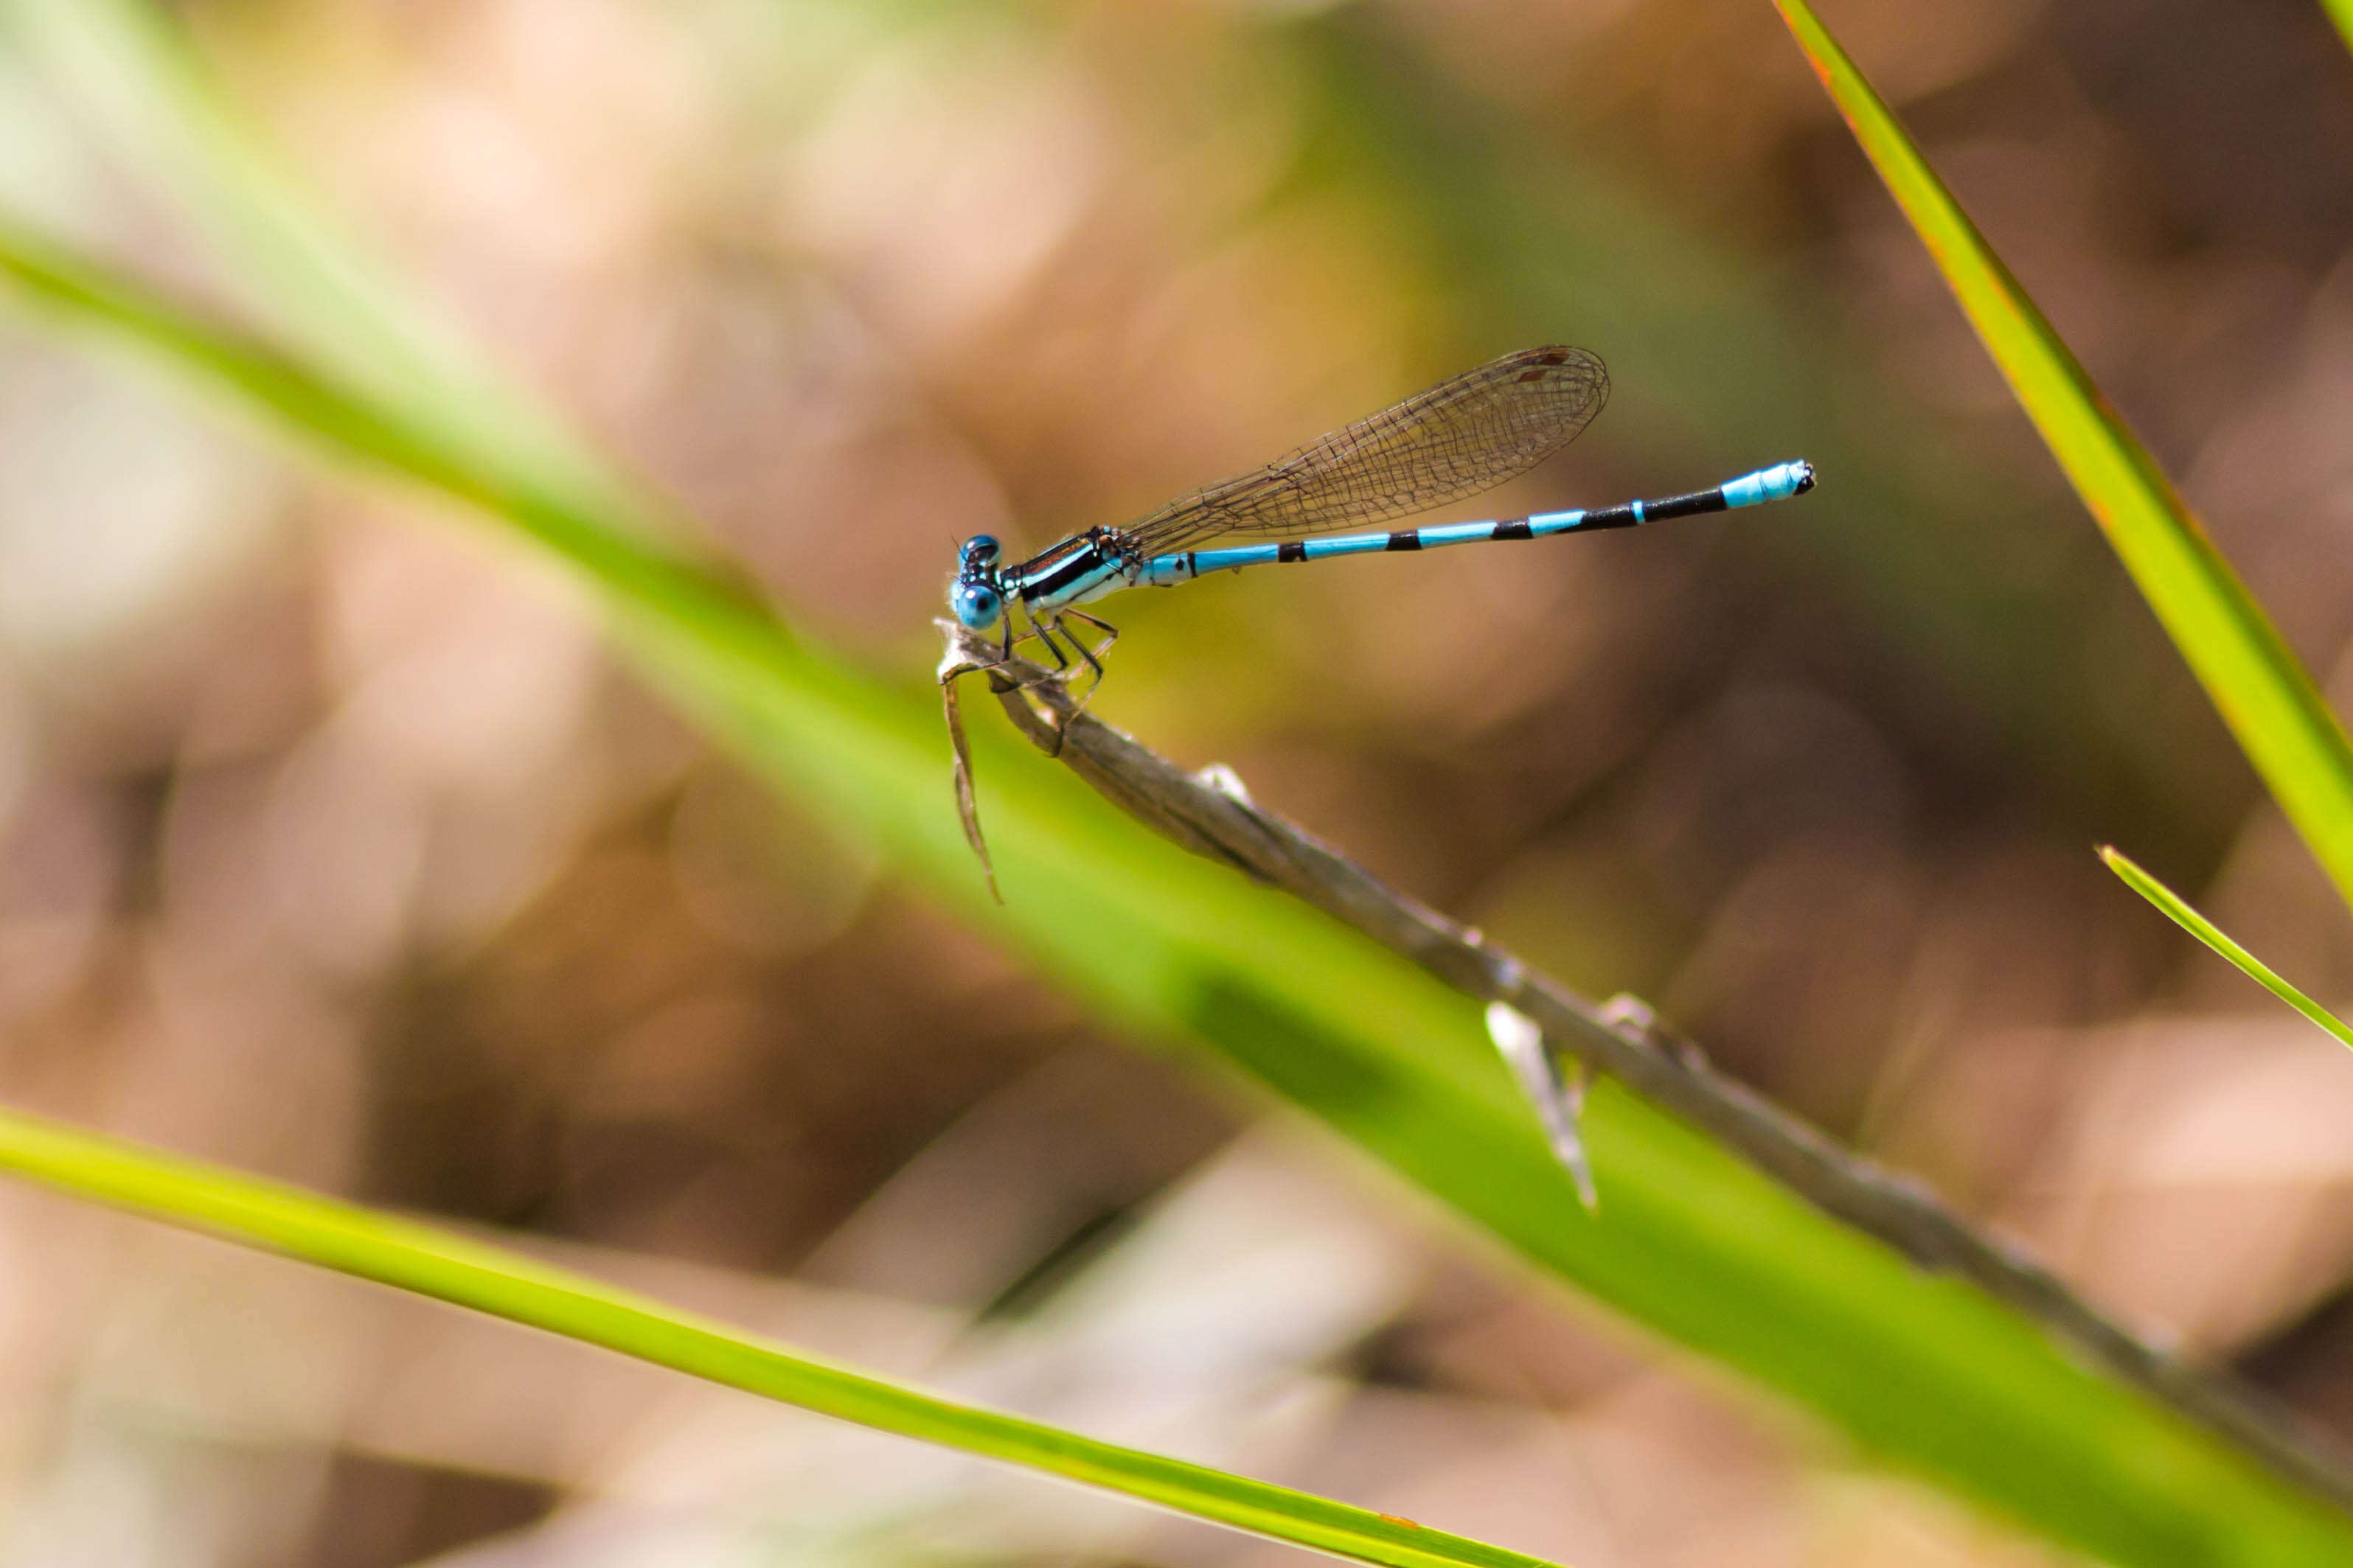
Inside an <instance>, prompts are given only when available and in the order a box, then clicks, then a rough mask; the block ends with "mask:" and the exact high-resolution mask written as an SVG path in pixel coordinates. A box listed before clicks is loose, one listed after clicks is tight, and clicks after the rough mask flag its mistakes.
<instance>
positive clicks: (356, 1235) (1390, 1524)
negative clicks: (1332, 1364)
mask: <svg viewBox="0 0 2353 1568" xmlns="http://www.w3.org/2000/svg"><path fill="white" fill-rule="evenodd" d="M0 1170H7V1171H13V1172H15V1173H17V1174H19V1175H22V1176H26V1177H29V1178H31V1179H32V1180H34V1181H37V1182H42V1183H45V1184H47V1185H50V1186H53V1187H56V1188H58V1189H59V1190H61V1191H64V1192H69V1193H72V1194H76V1195H78V1196H81V1197H85V1198H94V1199H97V1200H98V1201H100V1202H101V1203H106V1204H110V1205H113V1206H114V1207H116V1208H120V1209H124V1210H127V1211H128V1212H130V1213H132V1214H135V1215H142V1216H144V1217H146V1218H148V1219H153V1220H161V1221H163V1222H164V1223H165V1224H167V1225H175V1226H182V1227H184V1228H185V1229H189V1230H195V1231H201V1232H204V1233H206V1234H207V1235H210V1236H216V1237H222V1238H224V1239H226V1240H229V1241H234V1242H238V1243H241V1244H243V1245H245V1246H248V1247H260V1248H263V1249H264V1250H267V1251H270V1252H276V1253H281V1254H283V1255H284V1256H286V1257H288V1258H300V1259H301V1260H302V1261H303V1262H306V1263H314V1264H317V1265H319V1266H320V1267H321V1268H332V1269H334V1270H336V1271H337V1272H339V1273H343V1274H350V1275H354V1276H356V1277H357V1278H359V1279H373V1280H375V1281H376V1282H378V1283H379V1284H384V1285H390V1286H394V1287H396V1288H397V1289H403V1290H409V1291H413V1292H415V1293H416V1294H417V1295H420V1296H430V1297H432V1298H434V1299H435V1300H441V1301H449V1302H453V1303H455V1304H456V1305H458V1306H460V1307H470V1308H471V1309H473V1310H475V1311H478V1312H487V1313H489V1314H490V1315H491V1316H492V1317H495V1318H504V1319H506V1320H507V1321H510V1322H515V1323H522V1324H525V1325H528V1326H529V1327H532V1328H535V1329H544V1330H546V1331H549V1332H551V1333H557V1334H562V1335H565V1337H567V1338H569V1339H575V1340H578V1341H580V1342H582V1343H584V1344H592V1345H601V1346H603V1347H604V1348H605V1349H607V1350H610V1351H618V1352H620V1353H621V1354H623V1355H627V1356H635V1357H636V1358H637V1359H638V1360H639V1361H646V1362H651V1363H654V1364H655V1365H657V1366H666V1367H670V1368H672V1369H673V1370H675V1371H678V1372H683V1373H689V1374H691V1375H692V1376H695V1377H700V1378H705V1379H708V1380H709V1381H710V1382H712V1383H718V1384H725V1385H727V1386H728V1387H730V1388H740V1389H743V1390H744V1391H745V1392H746V1393H750V1394H760V1395H762V1396H764V1397H765V1398H768V1399H775V1400H780V1401H782V1402H783V1403H785V1404H786V1405H798V1406H800V1407H801V1408H802V1409H804V1410H813V1411H816V1412H817V1413H818V1414H819V1415H831V1416H836V1417H838V1418H839V1419H841V1420H844V1421H851V1422H855V1423H857V1424H858V1425H859V1426H871V1427H873V1428H874V1429H875V1430H877V1431H881V1432H894V1433H897V1434H899V1435H900V1436H906V1437H918V1438H922V1439H923V1441H925V1442H930V1443H937V1444H940V1445H942V1446H943V1447H950V1448H958V1449H962V1450H963V1451H964V1452H965V1453H968V1454H977V1455H979V1456H981V1457H982V1458H990V1459H1000V1460H1003V1461H1005V1462H1007V1463H1008V1464H1014V1465H1020V1466H1024V1467H1026V1468H1029V1469H1033V1470H1042V1471H1044V1472H1045V1473H1047V1474H1048V1475H1053V1476H1060V1477H1063V1478H1064V1479H1069V1480H1073V1481H1079V1482H1082V1483H1083V1484H1085V1485H1087V1486H1092V1487H1100V1488H1102V1489H1104V1490H1106V1491H1113V1492H1119V1493H1122V1494H1123V1495H1124V1496H1127V1497H1132V1498H1134V1499H1136V1500H1139V1501H1143V1502H1148V1503H1154V1504H1156V1505H1158V1506H1160V1507H1162V1508H1166V1509H1169V1510H1174V1511H1175V1512H1177V1513H1186V1514H1191V1515H1193V1516H1195V1517H1197V1518H1199V1519H1206V1520H1211V1521H1216V1522H1217V1523H1219V1524H1227V1525H1231V1526H1233V1527H1234V1528H1235V1529H1237V1530H1246V1531H1250V1532H1251V1533H1253V1534H1256V1535H1263V1536H1267V1537H1270V1538H1271V1539H1272V1540H1276V1541H1287V1542H1291V1543H1292V1544H1293V1545H1295V1546H1305V1547H1310V1548H1313V1549H1314V1550H1315V1551H1318V1552H1329V1553H1331V1554H1332V1555H1333V1556H1335V1557H1345V1558H1349V1559H1352V1560H1354V1561H1356V1562H1359V1563H1384V1564H1390V1565H1393V1568H1438V1565H1440V1564H1476V1565H1479V1568H1541V1564H1542V1563H1543V1559H1541V1558H1535V1557H1529V1556H1526V1555H1524V1554H1523V1553H1520V1552H1506V1551H1504V1550H1503V1549H1502V1548H1500V1547H1494V1546H1488V1545H1485V1544H1483V1543H1482V1542H1476V1541H1469V1540H1465V1539H1464V1538H1463V1537H1461V1536H1459V1535H1449V1534H1447V1533H1446V1532H1445V1531H1438V1530H1429V1529H1425V1528H1423V1527H1422V1526H1420V1525H1419V1524H1416V1523H1414V1522H1413V1521H1409V1520H1401V1519H1396V1518H1393V1517H1391V1516H1389V1515H1387V1514H1379V1513H1374V1512H1371V1511H1369V1510H1365V1509H1360V1508H1354V1507H1351V1506H1350V1505H1348V1504H1346V1503H1343V1502H1335V1501H1333V1500H1330V1499H1329V1498H1321V1497H1317V1496H1315V1495H1314V1494H1313V1493H1310V1492H1300V1491H1293V1490H1291V1489H1289V1488H1287V1487H1278V1486H1270V1485H1268V1484H1267V1483H1266V1482H1264V1481H1254V1480H1251V1479H1248V1478H1247V1477H1243V1476H1236V1475H1229V1474H1228V1473H1227V1472H1225V1471H1223V1470H1213V1469H1210V1468H1208V1467H1206V1466H1203V1465H1193V1464H1187V1463H1186V1462H1185V1461H1184V1460H1181V1459H1170V1458H1163V1457H1161V1456H1159V1455H1157V1454H1148V1453H1145V1452H1142V1451H1140V1450H1138V1449H1134V1448H1124V1447H1118V1446H1117V1445H1114V1444H1110V1443H1098V1442H1096V1441H1095V1440H1094V1439H1092V1438H1091V1437H1082V1436H1079V1435H1078V1434H1077V1433H1074V1432H1065V1431H1062V1430H1060V1429H1059V1428H1057V1427H1052V1426H1043V1425H1041V1424H1039V1423H1038V1422H1035V1421H1025V1420H1022V1419H1021V1418H1020V1417H1018V1416H1014V1415H1003V1414H1001V1413H999V1412H997V1411H993V1410H984V1409H980V1408H978V1407H976V1406H974V1405H959V1404H956V1403H955V1402H954V1401H951V1400H946V1399H941V1398H939V1397H937V1396H935V1395H933V1394H923V1393H920V1392H918V1391H917V1390H914V1389H912V1388H908V1387H905V1386H904V1385H902V1384H896V1383H892V1382H890V1381H889V1380H887V1379H884V1378H880V1377H874V1376H870V1375H868V1374H866V1373H858V1372H852V1371H850V1370H849V1369H848V1368H846V1367H840V1366H835V1365H832V1364H830V1363H826V1362H823V1361H818V1360H816V1359H813V1358H811V1357H808V1356H804V1355H797V1354H795V1353H794V1352H790V1351H788V1350H786V1349H785V1348H783V1347H782V1346H780V1345H776V1344H772V1343H770V1342H766V1341H765V1340H761V1339H758V1338H755V1337H754V1336H752V1335H749V1334H744V1333H741V1332H739V1331H735V1330H733V1329H729V1328H727V1327H725V1326H724V1325H722V1324H719V1323H714V1322H711V1321H705V1320H703V1319H701V1318H698V1317H695V1316H693V1315H691V1314H690V1313H686V1312H681V1311H679V1310H676V1309H674V1308H670V1307H666V1306H663V1305H662V1304H661V1303H659V1302H658V1301H653V1300H649V1299H647V1298H644V1297H641V1296H638V1295H635V1294H632V1293H630V1292H628V1291H625V1290H620V1289H615V1288H614V1287H612V1286H609V1285H606V1284H603V1283H601V1282H599V1281H597V1280H594V1279H588V1278H587V1277H586V1276H585V1275H578V1274H574V1273H571V1272H569V1271H567V1270H565V1269H561V1268H554V1267H551V1266H549V1265H547V1264H543V1263H540V1262H537V1261H535V1260H533V1259H532V1258H525V1257H523V1256H522V1255H521V1254H519V1253H514V1252H510V1251H507V1250H506V1249H505V1248H503V1247H493V1246H491V1245H489V1244H488V1243H485V1242H480V1241H474V1240H470V1239H469V1238H467V1237H461V1236H458V1235H455V1234H453V1233H451V1232H448V1231H444V1230H438V1229H436V1228H434V1227H433V1226H427V1225H420V1224H417V1222H415V1221H413V1220H407V1219H402V1218H399V1217H397V1216H396V1215H386V1214H381V1213H377V1212H375V1211H374V1210H371V1209H364V1208H360V1207H358V1206H356V1205H351V1204H345V1203H338V1202H336V1201H335V1200H333V1199H332V1198H324V1197H321V1196H319V1195H317V1194H312V1193H306V1192H303V1191H301V1190H300V1189H299V1188H294V1187H288V1186H281V1185H280V1184H276V1183H273V1182H265V1181H261V1180H259V1179H258V1178H256V1177H252V1176H248V1175H244V1174H241V1173H237V1172H234V1171H229V1170H226V1169H224V1168H222V1167H220V1166H217V1165H207V1164H203V1163H198V1162H196V1161H194V1160H185V1159H180V1158H177V1157H175V1156H173V1155H168V1154H162V1153H156V1152H152V1151H149V1150H144V1149H141V1148H138V1147H136V1146H134V1145H132V1144H129V1143H123V1142H117V1141H116V1140H113V1139H110V1138H100V1137H97V1136H94V1135H92V1134H90V1133H88V1132H82V1131H76V1130H75V1129H72V1128H69V1127H66V1126H64V1125H62V1124H60V1123H58V1122H54V1121H45V1120H43V1119H41V1118H38V1117H33V1116H27V1115H25V1114H23V1113H21V1112H18V1111H10V1110H0Z"/></svg>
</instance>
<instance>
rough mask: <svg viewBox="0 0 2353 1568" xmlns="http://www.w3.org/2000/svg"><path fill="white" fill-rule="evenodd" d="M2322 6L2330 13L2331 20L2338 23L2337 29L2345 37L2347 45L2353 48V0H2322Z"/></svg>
mask: <svg viewBox="0 0 2353 1568" xmlns="http://www.w3.org/2000/svg"><path fill="white" fill-rule="evenodd" d="M2320 8H2321V9H2322V10H2324V11H2326V12H2327V13H2328V19H2329V20H2330V21H2332V22H2334V23H2336V24H2337V32H2338V34H2339V35H2341V36H2342V37H2344V39H2345V43H2346V47H2348V48H2353V0H2320Z"/></svg>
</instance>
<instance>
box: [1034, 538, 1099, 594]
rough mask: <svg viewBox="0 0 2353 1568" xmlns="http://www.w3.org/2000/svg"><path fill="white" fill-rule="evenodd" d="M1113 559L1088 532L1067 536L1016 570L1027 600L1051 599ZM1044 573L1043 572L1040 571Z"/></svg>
mask: <svg viewBox="0 0 2353 1568" xmlns="http://www.w3.org/2000/svg"><path fill="white" fill-rule="evenodd" d="M1112 559H1113V556H1112V555H1111V554H1110V553H1109V552H1106V551H1105V550H1104V549H1103V546H1102V545H1100V544H1099V543H1097V542H1095V541H1094V540H1092V539H1089V538H1088V537H1087V536H1086V535H1084V534H1081V535H1079V536H1078V537H1077V538H1075V539H1066V540H1064V541H1062V542H1061V543H1060V544H1057V545H1056V546H1054V547H1053V548H1052V549H1051V550H1049V551H1047V552H1045V553H1044V554H1042V555H1036V556H1032V557H1031V558H1030V559H1029V560H1027V561H1024V562H1023V563H1021V564H1020V566H1019V567H1018V568H1017V569H1016V572H1015V575H1016V576H1017V578H1018V580H1019V582H1020V584H1021V597H1022V598H1023V599H1024V600H1032V599H1045V598H1050V597H1052V596H1053V595H1056V594H1059V593H1060V592H1061V591H1062V590H1063V589H1065V588H1067V587H1069V586H1070V585H1071V584H1073V583H1076V582H1078V581H1079V580H1080V579H1081V578H1082V577H1085V576H1086V575H1087V574H1089V573H1091V572H1093V571H1096V570H1097V569H1099V568H1100V567H1102V566H1103V563H1105V562H1107V561H1110V560H1112ZM1041 574H1042V575H1041Z"/></svg>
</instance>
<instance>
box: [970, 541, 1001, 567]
mask: <svg viewBox="0 0 2353 1568" xmlns="http://www.w3.org/2000/svg"><path fill="white" fill-rule="evenodd" d="M1004 553H1005V552H1004V550H1003V548H1002V547H1000V546H999V545H998V544H997V541H996V539H995V538H994V537H993V536H991V535H989V534H986V533H976V534H974V535H973V536H972V537H971V538H970V539H967V540H965V542H964V550H963V552H962V555H963V559H964V563H965V565H967V566H994V565H996V564H997V557H999V556H1001V555H1003V554H1004Z"/></svg>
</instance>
